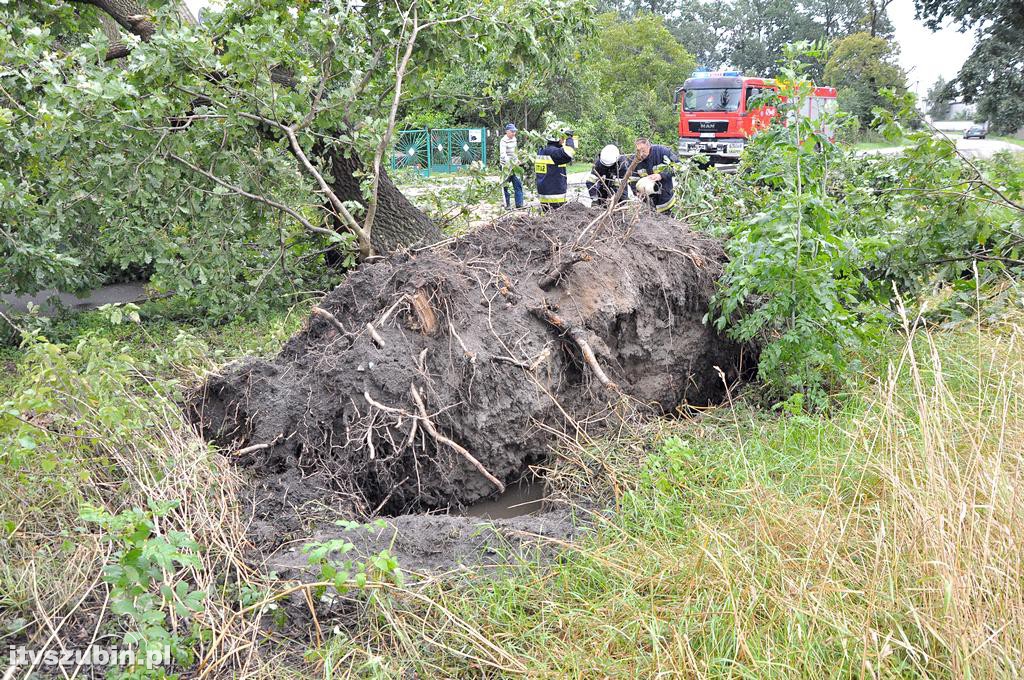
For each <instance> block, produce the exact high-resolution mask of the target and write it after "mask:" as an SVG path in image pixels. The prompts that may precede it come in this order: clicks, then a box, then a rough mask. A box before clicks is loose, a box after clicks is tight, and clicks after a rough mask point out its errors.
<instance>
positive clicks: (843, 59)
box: [824, 33, 907, 126]
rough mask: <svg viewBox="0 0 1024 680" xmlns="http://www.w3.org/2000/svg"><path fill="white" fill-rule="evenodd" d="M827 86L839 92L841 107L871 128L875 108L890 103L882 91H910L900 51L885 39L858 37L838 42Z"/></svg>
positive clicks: (831, 58)
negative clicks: (900, 65)
mask: <svg viewBox="0 0 1024 680" xmlns="http://www.w3.org/2000/svg"><path fill="white" fill-rule="evenodd" d="M824 77H825V82H826V83H828V84H829V85H831V86H833V87H835V88H837V89H838V90H839V104H840V106H842V107H843V110H845V111H847V112H849V113H851V114H853V115H854V116H856V117H857V119H858V120H859V121H860V122H861V124H862V125H864V126H867V125H869V124H870V123H871V121H872V120H873V118H874V113H873V112H874V110H875V108H877V107H879V106H881V107H885V106H886V105H887V104H888V101H889V100H887V99H886V98H885V97H884V96H883V95H882V91H883V90H886V89H889V90H897V91H899V92H904V91H906V89H907V84H906V80H907V78H906V75H905V74H904V73H903V70H902V69H901V68H900V67H899V66H898V65H897V64H896V50H895V48H894V47H893V44H892V43H890V42H888V41H887V40H885V39H884V38H878V37H872V36H870V35H869V34H867V33H855V34H853V35H851V36H848V37H846V38H843V39H842V40H840V41H838V42H837V43H836V44H835V45H834V47H833V50H832V54H831V56H830V57H829V59H828V62H827V63H826V65H825V74H824Z"/></svg>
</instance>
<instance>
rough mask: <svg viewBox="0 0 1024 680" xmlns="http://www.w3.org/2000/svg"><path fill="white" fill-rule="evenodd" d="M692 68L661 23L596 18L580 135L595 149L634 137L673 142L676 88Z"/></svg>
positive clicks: (648, 18) (650, 18) (644, 17)
mask: <svg viewBox="0 0 1024 680" xmlns="http://www.w3.org/2000/svg"><path fill="white" fill-rule="evenodd" d="M695 65H696V62H695V61H694V58H693V56H692V55H691V54H690V53H689V52H687V51H686V49H685V48H684V47H683V45H682V44H680V42H679V41H678V40H677V39H676V38H675V36H673V35H672V33H670V32H669V30H668V28H667V27H666V25H665V22H664V20H663V19H662V18H661V17H658V16H655V15H652V14H638V15H637V16H635V17H634V18H632V19H630V20H628V21H620V20H619V19H618V17H617V16H616V15H614V14H611V13H607V14H602V15H600V16H599V17H598V18H597V39H596V41H595V46H594V49H593V51H592V53H591V54H590V56H589V57H588V59H587V63H586V68H587V70H588V74H591V75H592V76H593V78H594V90H593V92H592V93H591V95H590V98H589V100H588V103H587V106H586V109H585V110H584V116H585V119H586V120H587V121H588V123H589V124H588V125H587V126H586V128H585V129H584V132H585V136H586V138H587V139H591V140H593V142H592V143H593V144H594V145H598V148H600V146H599V145H603V144H607V143H612V142H615V143H617V144H618V145H619V146H620V147H625V146H626V145H628V144H631V143H632V141H633V139H634V138H635V137H636V136H638V135H643V136H649V137H654V138H657V139H674V138H675V137H676V136H677V132H676V130H677V127H678V124H679V120H678V112H677V109H676V106H675V104H674V101H673V98H674V91H675V87H676V86H678V84H681V82H682V80H683V79H685V77H686V76H687V75H688V74H689V73H691V72H692V71H693V68H694V66H695Z"/></svg>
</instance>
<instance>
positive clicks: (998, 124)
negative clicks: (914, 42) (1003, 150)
mask: <svg viewBox="0 0 1024 680" xmlns="http://www.w3.org/2000/svg"><path fill="white" fill-rule="evenodd" d="M914 4H915V5H916V7H917V11H918V14H919V15H920V16H921V17H922V18H924V19H925V20H926V21H927V22H928V25H929V26H930V27H931V28H932V29H937V28H939V27H940V26H941V25H942V24H943V23H944V22H947V21H952V22H956V23H958V24H959V26H960V29H961V30H969V29H972V28H973V29H975V32H976V35H975V42H974V50H973V51H972V52H971V55H970V56H969V57H968V58H967V61H966V62H964V65H963V66H962V67H961V69H960V73H959V74H958V75H957V77H956V78H955V79H953V81H952V82H951V83H950V84H949V90H950V92H951V93H952V94H954V95H957V96H962V97H963V98H964V99H965V100H966V101H968V102H977V103H978V114H979V116H980V117H981V118H983V119H985V120H988V121H990V123H991V126H992V130H994V131H996V132H1007V133H1013V132H1017V131H1018V130H1019V129H1021V128H1022V127H1024V103H1022V102H1021V96H1020V93H1021V92H1022V91H1024V89H1022V88H1024V12H1022V11H1021V6H1020V3H1019V2H1016V0H990V1H988V2H982V3H978V2H970V1H969V0H915V3H914Z"/></svg>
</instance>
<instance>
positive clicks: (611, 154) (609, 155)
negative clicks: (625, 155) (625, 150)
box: [600, 144, 619, 166]
mask: <svg viewBox="0 0 1024 680" xmlns="http://www.w3.org/2000/svg"><path fill="white" fill-rule="evenodd" d="M600 159H601V165H605V166H611V165H615V162H616V161H617V160H619V147H617V146H615V145H614V144H609V145H608V146H606V147H604V148H603V149H601V156H600Z"/></svg>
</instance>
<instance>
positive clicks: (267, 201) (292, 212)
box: [168, 153, 338, 239]
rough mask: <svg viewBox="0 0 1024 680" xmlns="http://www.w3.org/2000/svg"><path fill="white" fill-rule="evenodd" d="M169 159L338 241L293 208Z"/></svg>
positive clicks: (174, 157)
mask: <svg viewBox="0 0 1024 680" xmlns="http://www.w3.org/2000/svg"><path fill="white" fill-rule="evenodd" d="M168 157H169V158H173V159H174V160H176V161H178V162H179V163H181V164H182V165H184V166H185V167H187V168H189V169H190V170H192V171H193V172H197V173H199V174H200V175H202V176H203V177H206V178H207V179H209V180H211V181H212V182H214V183H216V184H219V185H220V186H222V187H224V188H225V189H230V190H231V191H233V192H235V193H236V194H238V195H240V196H244V197H246V198H248V199H250V200H253V201H256V202H258V203H263V204H266V205H269V206H270V207H271V208H275V209H277V210H280V211H281V212H283V213H285V214H287V215H289V216H290V217H292V218H294V219H295V220H296V221H297V222H298V223H299V224H301V225H302V226H303V227H304V228H305V229H307V230H308V231H311V232H313V233H316V234H323V235H325V236H328V237H330V238H332V239H336V238H337V236H338V234H337V233H336V232H334V231H331V230H330V229H324V228H323V227H318V226H316V225H314V224H312V223H310V222H309V220H307V219H306V218H305V217H303V216H302V215H300V214H299V213H298V212H296V211H295V210H293V209H292V208H289V207H288V206H286V205H285V204H283V203H278V202H277V201H274V200H272V199H269V198H267V197H266V196H260V195H259V194H253V193H250V192H248V191H246V190H245V189H242V188H241V187H238V186H235V185H234V184H230V183H228V182H226V181H224V180H223V179H221V178H220V177H217V176H216V175H214V174H213V173H212V172H207V171H206V170H203V169H202V168H200V167H199V166H197V165H194V164H192V163H190V162H188V161H187V160H185V159H184V158H182V157H181V156H179V155H177V154H173V153H172V154H168Z"/></svg>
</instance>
